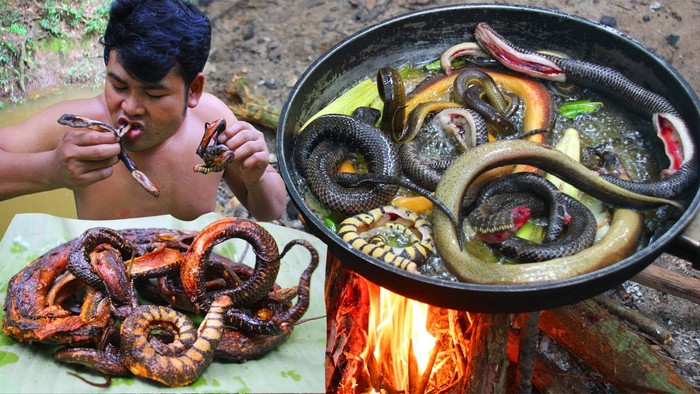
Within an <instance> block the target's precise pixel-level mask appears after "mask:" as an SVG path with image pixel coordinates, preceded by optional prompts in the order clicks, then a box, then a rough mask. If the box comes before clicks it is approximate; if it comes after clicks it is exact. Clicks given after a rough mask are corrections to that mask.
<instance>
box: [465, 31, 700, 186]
mask: <svg viewBox="0 0 700 394" xmlns="http://www.w3.org/2000/svg"><path fill="white" fill-rule="evenodd" d="M474 34H475V37H476V40H477V42H478V43H479V44H480V45H481V46H482V48H484V50H485V51H487V52H489V53H491V55H492V56H493V57H494V58H496V59H497V60H498V61H499V62H500V63H501V64H503V65H504V66H505V67H507V68H509V69H511V70H514V71H517V72H522V73H524V74H527V75H529V76H532V77H535V78H542V79H546V80H551V81H558V82H568V83H574V84H578V85H582V86H587V87H590V88H592V89H595V90H598V91H600V92H602V93H604V94H607V95H610V96H611V97H614V98H616V99H618V100H620V101H621V102H622V103H624V104H626V105H627V106H628V107H629V108H630V109H632V110H634V111H637V112H640V113H642V114H644V115H647V116H649V117H650V118H651V119H652V123H653V125H654V128H655V129H656V133H657V137H658V138H659V139H661V141H662V142H663V144H664V148H665V152H666V155H667V156H668V158H669V160H670V166H669V168H667V169H665V170H663V171H662V173H661V179H660V180H658V181H651V182H635V181H630V180H625V179H619V178H616V177H614V176H610V175H605V174H603V175H601V176H602V177H603V178H604V179H606V180H608V181H609V182H611V183H614V184H616V185H618V186H620V187H623V188H625V189H627V190H631V191H633V192H635V193H638V194H645V195H649V196H655V197H664V198H673V197H676V196H678V195H679V194H680V193H682V192H683V191H684V190H685V189H686V188H687V187H688V186H690V185H691V184H692V183H693V182H694V181H695V180H696V179H697V176H698V169H697V157H696V156H697V154H696V147H695V141H694V140H693V137H692V135H691V133H690V130H689V129H688V126H687V124H686V123H685V121H684V120H683V119H682V117H681V116H680V114H679V112H678V111H677V110H676V109H675V108H674V107H673V105H672V104H671V103H670V102H669V101H668V100H667V99H666V98H664V97H662V96H660V95H658V94H656V93H654V92H651V91H649V90H647V89H645V88H643V87H641V86H639V85H638V84H636V83H634V82H633V81H631V80H630V79H629V78H627V77H626V76H625V75H623V74H622V73H620V72H619V71H617V70H613V69H611V68H608V67H605V66H601V65H597V64H592V63H589V62H586V61H583V60H577V59H568V58H562V57H557V56H550V55H546V54H542V53H535V52H532V51H529V50H526V49H522V48H519V47H517V46H515V45H513V44H512V43H511V42H509V41H508V40H506V39H505V38H503V37H502V36H501V35H499V34H498V33H496V32H495V31H494V30H493V29H492V28H491V27H490V26H489V25H487V24H486V23H483V22H482V23H479V24H478V25H477V26H476V30H475V33H474Z"/></svg>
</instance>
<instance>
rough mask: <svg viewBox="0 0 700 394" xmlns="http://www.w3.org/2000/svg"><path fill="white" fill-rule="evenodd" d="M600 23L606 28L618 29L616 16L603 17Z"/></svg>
mask: <svg viewBox="0 0 700 394" xmlns="http://www.w3.org/2000/svg"><path fill="white" fill-rule="evenodd" d="M600 23H601V24H603V25H605V26H610V27H617V19H615V17H614V16H609V15H603V16H601V17H600Z"/></svg>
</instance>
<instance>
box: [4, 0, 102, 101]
mask: <svg viewBox="0 0 700 394" xmlns="http://www.w3.org/2000/svg"><path fill="white" fill-rule="evenodd" d="M110 4H111V0H31V1H30V0H0V97H6V98H9V99H10V100H11V101H20V100H21V99H22V97H23V95H24V93H25V92H24V84H25V82H26V79H27V75H26V70H27V69H29V68H31V67H33V66H34V64H33V62H32V59H33V57H34V54H35V52H36V50H37V49H38V48H42V49H47V50H51V51H55V52H57V53H66V52H67V51H70V50H72V49H73V48H75V47H76V45H75V44H76V43H77V42H80V41H81V40H84V39H95V40H96V39H97V38H98V37H100V36H101V35H102V33H103V32H104V29H105V28H106V26H107V16H108V14H109V6H110Z"/></svg>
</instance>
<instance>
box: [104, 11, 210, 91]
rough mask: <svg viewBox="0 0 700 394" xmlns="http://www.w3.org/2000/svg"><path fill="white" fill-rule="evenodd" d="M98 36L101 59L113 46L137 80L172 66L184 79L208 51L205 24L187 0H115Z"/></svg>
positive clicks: (146, 79) (200, 64)
mask: <svg viewBox="0 0 700 394" xmlns="http://www.w3.org/2000/svg"><path fill="white" fill-rule="evenodd" d="M101 42H102V44H103V45H104V61H105V64H107V61H108V60H109V55H110V53H111V51H112V50H113V49H114V50H116V52H117V54H118V55H119V63H120V64H121V65H122V67H124V69H125V70H126V71H127V72H128V73H129V74H130V75H131V76H132V77H134V78H136V79H138V80H140V81H143V82H155V81H159V80H161V79H163V77H165V75H166V74H167V73H168V72H169V71H170V70H171V69H172V68H173V67H175V66H178V67H177V68H176V70H177V72H178V73H179V74H180V75H181V76H182V78H183V79H184V80H185V83H186V84H187V85H189V84H190V83H191V82H192V80H193V79H194V77H195V76H196V75H197V73H199V72H201V71H202V70H203V69H204V64H205V63H206V62H207V57H209V48H210V45H211V25H210V23H209V19H208V18H207V17H206V15H204V14H203V13H202V12H201V11H200V10H199V9H198V8H197V6H195V5H194V4H192V3H191V2H190V1H186V0H185V1H183V0H115V1H114V2H113V3H112V6H111V8H110V16H109V22H108V23H107V29H106V30H105V35H104V37H103V38H102V40H101Z"/></svg>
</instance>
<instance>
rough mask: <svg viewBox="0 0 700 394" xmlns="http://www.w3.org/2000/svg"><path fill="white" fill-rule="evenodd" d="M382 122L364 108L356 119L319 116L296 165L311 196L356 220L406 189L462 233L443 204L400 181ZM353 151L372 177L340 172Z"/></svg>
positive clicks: (299, 146)
mask: <svg viewBox="0 0 700 394" xmlns="http://www.w3.org/2000/svg"><path fill="white" fill-rule="evenodd" d="M378 119H379V111H378V110H376V109H374V108H370V107H359V108H357V109H356V110H355V111H354V112H353V115H352V116H346V115H341V114H327V115H322V116H319V117H317V118H315V119H314V120H313V121H311V122H310V123H309V124H308V125H307V126H306V127H305V128H304V130H302V131H301V132H300V133H299V134H298V135H297V136H296V140H295V151H294V163H295V165H296V167H297V170H298V171H299V173H300V175H301V176H302V177H303V178H304V179H306V182H307V183H308V185H309V189H310V190H311V192H312V193H313V194H314V195H315V196H316V197H317V198H318V200H319V201H320V202H321V203H322V204H323V205H325V206H326V207H327V208H329V209H331V210H334V211H338V212H342V213H344V214H348V215H355V214H357V213H361V212H366V211H370V210H372V209H374V208H377V207H379V206H382V205H386V203H387V202H389V201H390V200H391V198H393V197H394V196H395V195H396V192H397V191H398V189H399V186H402V187H405V188H407V189H409V190H412V191H414V192H417V193H418V194H420V195H422V196H424V197H426V198H428V199H429V200H430V201H431V202H432V203H433V204H434V205H435V206H436V207H437V208H438V209H441V210H443V211H444V213H445V215H446V216H447V217H450V218H451V220H452V223H453V226H454V227H455V229H456V231H457V232H459V233H461V231H462V230H461V228H460V227H459V226H458V225H457V219H456V218H454V217H453V216H452V214H451V213H450V212H449V210H448V209H447V208H446V207H445V206H444V204H442V202H441V201H439V199H437V198H435V196H433V195H432V194H431V192H430V191H428V190H426V189H424V188H422V187H420V186H418V185H416V184H414V183H413V182H411V181H409V180H406V179H404V178H402V177H401V169H400V166H399V165H398V155H397V149H396V147H395V145H394V144H393V143H392V141H391V139H390V138H389V137H387V136H386V135H385V134H384V133H383V132H382V131H381V130H379V129H378V128H377V127H375V126H374V124H375V123H376V122H377V120H378ZM351 149H352V150H355V151H357V152H360V153H361V154H362V155H363V157H364V158H365V160H366V162H367V169H368V173H364V174H360V173H345V172H342V173H339V172H337V169H338V167H339V166H340V164H341V162H342V161H343V159H344V158H345V157H346V155H347V153H348V152H349V150H351Z"/></svg>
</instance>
